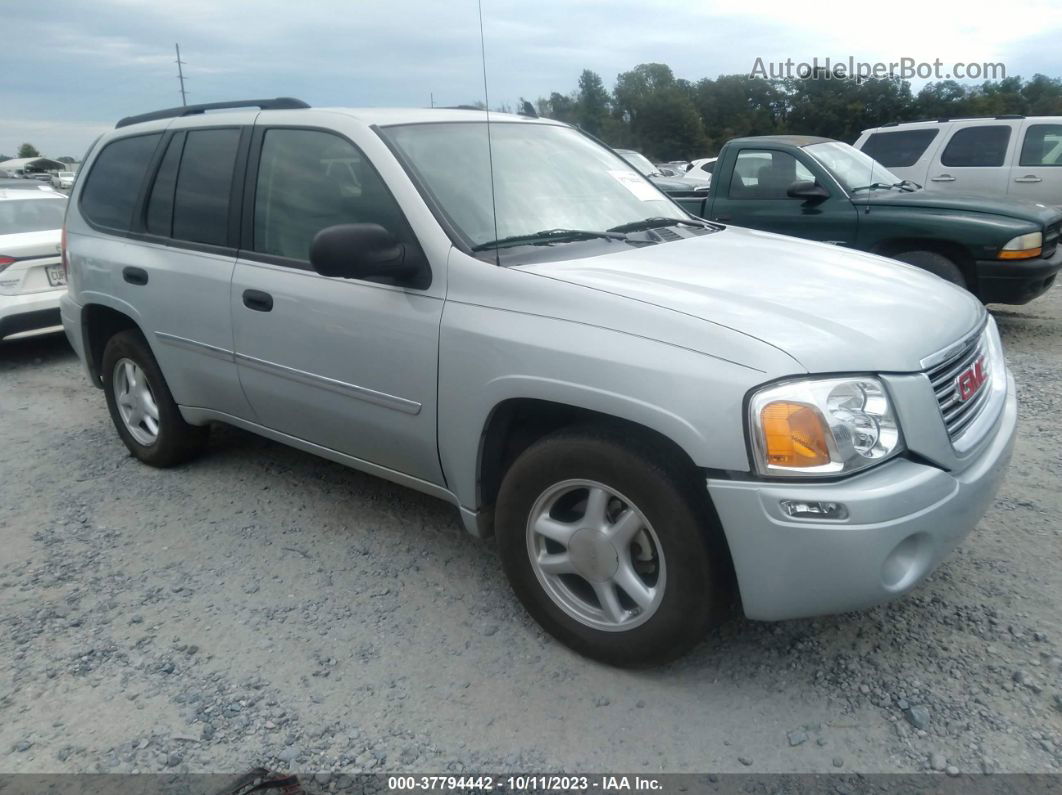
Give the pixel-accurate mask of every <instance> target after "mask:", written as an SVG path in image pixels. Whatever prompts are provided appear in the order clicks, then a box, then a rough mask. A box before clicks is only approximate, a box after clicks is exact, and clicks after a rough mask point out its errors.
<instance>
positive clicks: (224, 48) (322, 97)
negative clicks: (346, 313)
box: [0, 0, 1062, 159]
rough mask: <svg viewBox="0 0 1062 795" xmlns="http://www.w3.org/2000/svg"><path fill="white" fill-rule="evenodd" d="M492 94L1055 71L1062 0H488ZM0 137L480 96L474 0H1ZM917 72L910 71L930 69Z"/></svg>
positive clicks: (55, 144)
mask: <svg viewBox="0 0 1062 795" xmlns="http://www.w3.org/2000/svg"><path fill="white" fill-rule="evenodd" d="M482 8H483V28H484V43H485V50H486V71H487V87H488V91H489V94H488V98H489V100H490V104H491V106H492V107H494V106H497V105H499V104H502V103H506V104H509V105H510V106H511V105H514V104H515V103H516V101H517V100H518V98H520V97H526V98H528V99H532V100H533V99H535V98H537V97H539V96H544V95H548V94H549V92H551V91H561V92H568V91H571V90H573V89H574V88H575V86H576V81H577V79H578V76H579V73H580V72H581V71H582V70H583V69H593V70H594V71H595V72H597V73H598V74H600V75H601V77H602V78H603V79H604V81H605V85H606V86H607V87H609V88H611V87H612V85H613V83H614V81H615V79H616V75H617V74H619V73H620V72H623V71H626V70H628V69H630V68H632V67H633V66H635V65H637V64H639V63H648V62H660V63H666V64H668V65H670V66H671V67H672V69H673V70H674V72H675V74H676V76H678V77H683V78H686V79H689V80H697V79H700V78H702V77H716V76H718V75H720V74H733V73H744V74H748V73H749V72H751V71H752V69H753V66H754V63H755V61H756V58H762V59H763V60H764V61H765V62H770V61H776V62H780V61H785V60H786V59H787V58H792V59H793V60H794V61H797V62H800V61H810V59H812V58H814V57H818V58H819V59H820V61H821V60H822V59H824V58H826V57H830V58H832V59H833V60H835V61H836V60H839V59H847V58H848V57H849V56H851V57H853V58H855V59H857V60H861V61H869V62H873V61H884V62H891V61H898V60H899V59H901V58H913V59H915V60H916V61H933V60H934V59H937V58H939V59H941V60H942V61H944V62H945V64H946V65H950V64H951V63H954V62H958V61H961V62H978V63H980V62H1002V63H1003V64H1004V65H1005V66H1006V69H1007V74H1008V75H1021V76H1024V77H1031V76H1032V75H1033V74H1035V73H1037V72H1039V73H1043V74H1047V75H1049V76H1051V77H1060V76H1062V54H1060V53H1062V47H1060V46H1059V44H1058V42H1059V40H1060V37H1062V3H1060V2H1058V0H1010V2H1007V3H1005V4H1004V3H1000V2H999V0H994V1H993V2H980V0H967V2H965V3H963V4H962V5H961V6H958V8H961V13H958V12H957V8H956V7H955V6H952V5H950V4H942V3H941V4H935V3H928V2H925V0H890V2H889V3H887V4H880V3H870V2H866V3H864V4H862V8H861V7H860V4H857V3H851V2H846V3H835V2H829V1H828V0H820V1H819V2H816V3H794V2H791V1H790V2H779V1H778V0H742V2H740V3H733V2H717V1H716V0H533V2H532V1H531V0H482ZM0 20H2V22H0V24H2V26H3V28H4V30H5V35H4V37H3V38H4V44H3V48H2V54H0V108H2V109H3V110H2V117H0V118H2V121H0V154H4V155H8V156H14V155H15V154H16V152H17V149H18V147H19V145H20V144H22V143H23V142H27V141H28V142H30V143H32V144H34V145H35V146H36V147H37V148H38V149H39V150H40V151H41V152H42V153H43V154H45V155H48V156H51V157H59V156H63V155H70V156H72V157H75V158H78V159H80V157H81V154H82V153H83V152H84V150H85V149H86V148H87V147H88V145H89V144H90V143H91V142H92V140H93V139H94V138H95V137H96V136H97V135H98V134H99V133H101V132H103V131H105V130H107V129H109V128H111V127H113V126H114V122H115V121H116V120H117V119H119V118H121V117H122V116H126V115H130V114H135V113H143V112H146V111H149V110H155V109H158V108H165V107H171V106H173V105H179V104H180V102H181V97H180V93H179V90H178V89H179V87H178V80H177V65H176V64H175V63H174V60H175V57H176V56H175V54H174V43H175V42H180V45H181V56H182V59H183V60H184V61H186V62H187V63H186V65H185V67H184V70H185V75H186V77H187V82H186V88H187V91H188V102H189V103H193V102H214V101H219V100H225V99H243V98H249V97H255V98H257V97H273V96H295V97H299V98H300V99H303V100H306V101H307V102H309V103H310V104H311V105H315V106H353V107H356V106H427V105H429V103H430V102H431V101H432V98H434V101H435V104H437V105H456V104H462V103H469V102H475V101H477V100H482V99H483V62H482V61H481V56H480V36H479V30H480V29H479V17H478V13H477V0H431V2H429V1H428V0H389V1H388V2H377V1H375V0H371V1H370V0H302V1H301V2H294V1H293V0H35V1H34V2H25V0H0ZM923 82H924V81H921V80H917V79H916V80H913V81H912V84H913V86H914V88H915V89H916V90H917V88H918V87H919V86H920V85H921V84H922V83H923Z"/></svg>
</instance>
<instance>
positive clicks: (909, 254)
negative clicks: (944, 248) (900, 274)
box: [893, 251, 968, 288]
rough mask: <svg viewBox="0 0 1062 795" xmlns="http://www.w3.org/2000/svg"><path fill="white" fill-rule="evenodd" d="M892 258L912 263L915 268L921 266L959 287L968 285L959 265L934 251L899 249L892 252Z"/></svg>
mask: <svg viewBox="0 0 1062 795" xmlns="http://www.w3.org/2000/svg"><path fill="white" fill-rule="evenodd" d="M893 259H895V260H899V261H900V262H903V263H905V264H907V265H912V266H914V267H915V268H921V269H922V270H924V271H926V272H928V273H932V274H933V275H934V276H939V277H940V278H941V279H943V280H944V281H946V282H950V283H951V284H954V285H957V286H959V287H964V288H966V287H968V285H967V284H966V277H965V276H963V273H962V270H960V268H959V266H958V265H956V264H955V263H954V262H953V261H952V260H951V259H950V258H949V257H946V256H945V255H943V254H939V253H937V252H936V251H901V252H899V253H897V254H893Z"/></svg>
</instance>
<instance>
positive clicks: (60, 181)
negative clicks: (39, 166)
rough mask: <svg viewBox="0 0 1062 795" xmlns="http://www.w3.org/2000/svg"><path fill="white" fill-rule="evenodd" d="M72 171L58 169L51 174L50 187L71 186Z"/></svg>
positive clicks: (72, 180)
mask: <svg viewBox="0 0 1062 795" xmlns="http://www.w3.org/2000/svg"><path fill="white" fill-rule="evenodd" d="M74 176H75V173H74V172H73V171H58V172H56V173H55V174H52V187H53V188H72V187H73V186H74Z"/></svg>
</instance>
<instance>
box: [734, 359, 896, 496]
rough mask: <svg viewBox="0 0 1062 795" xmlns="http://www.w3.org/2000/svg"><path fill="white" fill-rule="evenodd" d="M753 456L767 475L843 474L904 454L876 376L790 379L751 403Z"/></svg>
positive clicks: (891, 411) (761, 391)
mask: <svg viewBox="0 0 1062 795" xmlns="http://www.w3.org/2000/svg"><path fill="white" fill-rule="evenodd" d="M749 430H750V432H751V434H752V449H753V457H754V458H755V460H756V467H757V469H758V470H759V471H760V473H761V474H764V475H786V476H800V475H810V476H815V475H817V476H820V477H821V476H823V475H840V474H848V473H849V472H855V471H857V470H860V469H864V468H866V467H868V466H872V465H873V464H876V463H879V462H881V461H883V460H884V459H886V458H888V457H890V456H892V455H895V454H896V453H898V452H900V451H901V450H903V436H902V434H901V433H900V426H899V424H898V423H897V421H896V415H895V414H894V413H893V410H892V404H891V403H890V402H889V396H888V393H887V392H886V391H885V387H884V386H883V385H882V383H881V382H880V381H879V380H878V379H876V378H868V377H866V378H864V377H855V378H824V379H821V380H801V381H790V382H788V383H784V384H776V385H774V386H769V387H766V388H765V389H761V390H760V391H759V392H756V393H755V394H754V395H753V396H752V400H751V401H750V402H749Z"/></svg>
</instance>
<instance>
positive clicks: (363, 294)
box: [232, 111, 444, 485]
mask: <svg viewBox="0 0 1062 795" xmlns="http://www.w3.org/2000/svg"><path fill="white" fill-rule="evenodd" d="M300 113H301V111H300ZM363 145H365V144H363ZM249 169H250V171H249V174H248V180H247V188H246V195H247V202H248V204H247V207H246V210H245V217H244V225H243V246H242V248H241V251H240V256H239V260H238V262H237V265H236V271H235V274H234V277H233V289H232V313H233V323H234V333H235V343H236V361H237V367H238V371H239V376H240V381H241V383H242V384H243V387H244V390H245V392H246V394H247V397H248V399H249V401H250V402H251V405H252V407H253V409H254V412H255V414H256V415H257V418H258V423H259V424H261V425H263V426H265V427H266V428H269V429H272V430H274V431H278V432H280V433H283V434H285V435H288V436H292V437H295V438H296V439H301V440H304V441H307V442H311V443H313V444H315V445H319V446H321V447H324V448H327V449H329V450H335V451H338V452H340V453H343V454H345V455H348V456H352V457H354V458H357V459H360V460H361V461H363V462H368V463H369V464H373V465H376V466H379V467H384V468H386V469H388V470H391V471H395V472H400V473H403V474H405V475H409V476H412V477H414V478H417V479H420V480H423V481H427V482H429V483H433V484H436V485H439V484H442V483H443V478H442V472H441V468H440V465H439V455H438V447H437V442H436V395H437V362H438V343H439V323H440V319H441V317H442V307H443V295H444V282H443V280H442V279H440V278H438V274H435V275H434V276H433V281H432V283H431V284H430V285H425V286H423V287H413V286H409V285H404V284H393V283H392V284H389V283H385V282H383V281H369V280H360V279H343V278H330V277H326V276H322V275H320V274H318V273H317V272H315V271H314V270H313V269H312V268H311V267H310V264H309V250H310V243H311V241H312V240H313V238H314V236H315V235H316V234H317V232H319V231H320V230H321V229H324V228H326V227H329V226H334V225H337V224H353V223H376V224H380V225H382V226H384V227H385V228H387V229H388V230H389V231H390V232H391V233H392V234H394V236H395V237H396V238H398V239H399V240H400V241H401V242H402V243H403V244H405V246H406V248H407V252H410V251H413V250H416V251H421V249H420V246H419V243H418V240H417V239H416V237H415V236H414V234H413V232H412V229H411V227H410V225H409V223H408V222H407V220H406V218H405V216H404V214H403V212H402V210H401V208H400V206H399V205H398V203H397V202H396V200H395V198H394V197H393V196H392V194H391V192H390V191H389V189H388V187H387V185H386V184H385V182H384V181H383V179H382V178H381V177H380V175H379V174H378V173H377V171H376V169H375V168H374V167H373V166H372V164H371V163H370V162H369V160H368V158H367V157H366V156H365V155H364V154H363V153H362V150H361V148H359V146H357V145H356V144H355V142H354V141H353V140H351V139H348V138H346V137H343V136H341V135H339V134H337V133H335V132H332V131H328V130H321V129H313V128H302V127H283V126H260V127H257V128H256V129H255V136H254V140H253V143H252V148H251V157H250V165H249Z"/></svg>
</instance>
